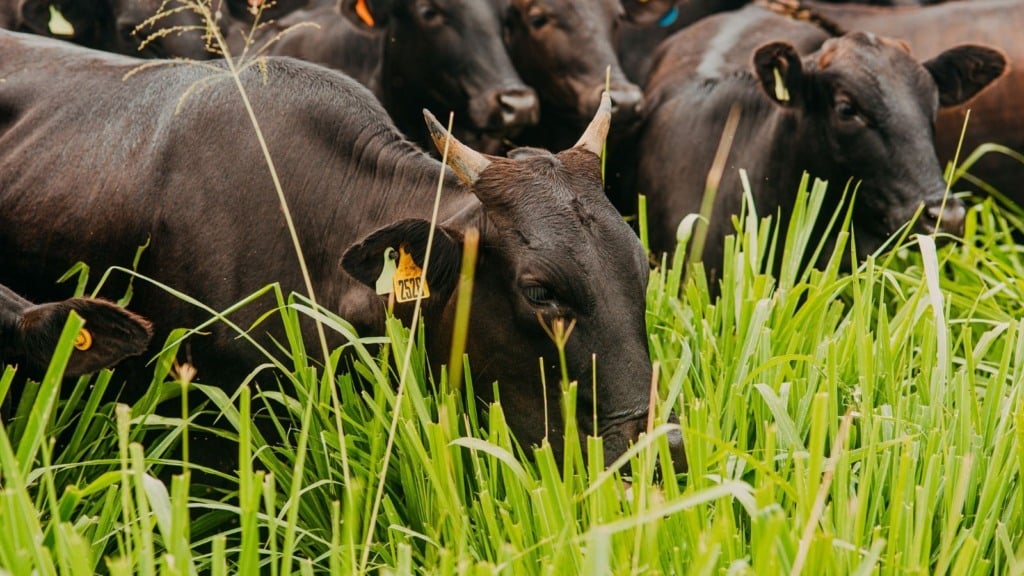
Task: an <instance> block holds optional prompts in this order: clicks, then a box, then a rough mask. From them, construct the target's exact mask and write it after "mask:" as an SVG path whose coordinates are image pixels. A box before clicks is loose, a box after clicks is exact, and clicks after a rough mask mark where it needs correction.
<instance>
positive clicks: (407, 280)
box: [395, 244, 430, 302]
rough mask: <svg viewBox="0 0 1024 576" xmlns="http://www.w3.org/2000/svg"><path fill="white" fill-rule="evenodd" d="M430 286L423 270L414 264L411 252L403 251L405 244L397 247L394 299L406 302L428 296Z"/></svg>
mask: <svg viewBox="0 0 1024 576" xmlns="http://www.w3.org/2000/svg"><path fill="white" fill-rule="evenodd" d="M429 297H430V288H428V287H427V279H426V278H424V277H423V270H422V269H421V268H420V267H419V266H417V265H416V262H414V261H413V259H412V254H409V253H408V252H406V251H405V244H402V245H401V246H399V247H398V270H396V271H395V300H397V301H399V302H408V301H410V300H415V299H416V298H423V299H426V298H429Z"/></svg>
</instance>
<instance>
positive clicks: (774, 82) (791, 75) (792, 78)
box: [754, 42, 804, 107]
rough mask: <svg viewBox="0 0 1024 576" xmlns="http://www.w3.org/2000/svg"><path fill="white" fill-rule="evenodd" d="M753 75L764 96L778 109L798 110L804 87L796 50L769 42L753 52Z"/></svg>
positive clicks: (784, 44)
mask: <svg viewBox="0 0 1024 576" xmlns="http://www.w3.org/2000/svg"><path fill="white" fill-rule="evenodd" d="M754 73H755V74H756V75H757V78H758V80H760V82H761V88H762V89H763V90H764V92H765V94H767V95H768V97H769V98H771V100H772V101H773V102H775V103H776V104H778V105H780V106H786V107H790V106H798V105H799V104H800V97H801V93H800V87H801V86H802V85H803V75H804V70H803V64H802V63H801V62H800V55H799V54H797V52H796V48H793V46H792V45H790V44H787V43H786V42H772V43H770V44H765V45H764V46H761V47H760V48H758V49H757V50H756V51H754Z"/></svg>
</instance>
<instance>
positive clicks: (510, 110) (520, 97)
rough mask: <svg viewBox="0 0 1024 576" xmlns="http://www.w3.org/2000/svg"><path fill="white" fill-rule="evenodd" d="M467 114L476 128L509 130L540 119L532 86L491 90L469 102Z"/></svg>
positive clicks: (530, 124)
mask: <svg viewBox="0 0 1024 576" xmlns="http://www.w3.org/2000/svg"><path fill="white" fill-rule="evenodd" d="M470 116H471V119H472V120H473V123H474V124H475V125H476V126H477V128H481V129H484V130H500V131H503V132H506V133H511V132H515V131H516V130H517V129H520V128H524V127H526V126H533V125H535V124H537V122H538V121H540V101H539V100H538V98H537V93H536V92H534V91H533V88H527V87H521V88H502V89H498V90H492V91H490V92H488V93H487V94H486V95H484V96H483V97H482V98H480V99H478V100H477V101H476V102H472V103H470Z"/></svg>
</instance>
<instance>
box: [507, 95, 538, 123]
mask: <svg viewBox="0 0 1024 576" xmlns="http://www.w3.org/2000/svg"><path fill="white" fill-rule="evenodd" d="M498 106H499V107H500V108H501V122H502V124H503V125H504V126H521V125H528V124H536V123H537V121H538V120H539V116H540V104H539V103H538V101H537V95H536V94H535V93H534V92H533V90H512V91H507V92H502V93H500V94H498Z"/></svg>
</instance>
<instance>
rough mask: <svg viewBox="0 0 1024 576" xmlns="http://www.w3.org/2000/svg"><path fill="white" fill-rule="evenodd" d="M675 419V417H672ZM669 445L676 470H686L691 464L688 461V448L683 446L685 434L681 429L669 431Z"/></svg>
mask: <svg viewBox="0 0 1024 576" xmlns="http://www.w3.org/2000/svg"><path fill="white" fill-rule="evenodd" d="M672 419H673V420H674V419H675V418H674V417H673V418H672ZM668 447H669V450H670V451H671V452H672V466H673V467H674V468H675V471H676V472H686V471H687V470H688V469H689V465H688V464H687V462H686V448H685V447H684V446H683V435H682V433H680V432H679V430H673V431H671V432H669V433H668Z"/></svg>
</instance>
